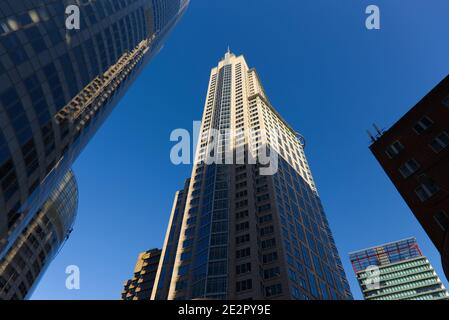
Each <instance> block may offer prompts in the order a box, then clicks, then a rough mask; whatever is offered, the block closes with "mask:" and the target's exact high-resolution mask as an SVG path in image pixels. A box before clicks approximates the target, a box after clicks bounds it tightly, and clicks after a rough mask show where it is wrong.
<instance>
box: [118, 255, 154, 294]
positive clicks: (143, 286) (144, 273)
mask: <svg viewBox="0 0 449 320" xmlns="http://www.w3.org/2000/svg"><path fill="white" fill-rule="evenodd" d="M161 252H162V251H161V250H160V249H152V250H148V251H145V252H142V253H141V254H139V257H138V258H137V262H136V266H135V267H134V276H133V278H132V279H130V280H127V281H125V283H124V288H123V291H122V300H150V298H151V292H152V290H153V285H154V279H155V278H156V272H157V268H158V265H159V260H160V258H161Z"/></svg>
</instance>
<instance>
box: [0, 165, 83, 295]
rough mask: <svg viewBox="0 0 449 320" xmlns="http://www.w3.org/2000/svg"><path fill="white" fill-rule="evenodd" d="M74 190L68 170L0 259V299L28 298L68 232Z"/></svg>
mask: <svg viewBox="0 0 449 320" xmlns="http://www.w3.org/2000/svg"><path fill="white" fill-rule="evenodd" d="M77 209H78V188H77V184H76V180H75V177H74V175H73V173H72V172H71V171H69V172H68V173H67V174H66V175H64V177H63V178H62V180H61V182H60V183H59V185H58V186H57V187H56V188H55V189H54V190H53V191H52V192H51V193H50V197H49V198H48V200H47V201H46V202H45V203H44V205H43V206H42V207H41V208H40V209H39V210H38V212H37V213H36V214H35V215H34V217H33V218H32V219H31V221H30V223H29V224H28V225H27V227H26V228H24V229H23V231H22V233H21V234H20V235H19V237H18V238H17V239H16V241H15V242H14V244H13V245H12V246H11V248H10V249H9V250H8V252H7V254H6V255H5V257H4V258H2V259H0V300H16V299H25V298H27V297H29V296H30V295H31V294H32V292H33V290H34V288H35V287H36V285H37V283H38V282H39V279H40V278H41V276H42V275H43V274H44V272H45V270H46V268H47V267H48V265H49V264H50V262H51V261H52V260H53V258H54V257H55V256H56V254H57V253H58V252H59V250H60V249H61V247H62V246H63V244H64V243H65V241H66V240H67V238H68V236H69V235H70V233H71V231H72V227H73V224H74V222H75V218H76V212H77Z"/></svg>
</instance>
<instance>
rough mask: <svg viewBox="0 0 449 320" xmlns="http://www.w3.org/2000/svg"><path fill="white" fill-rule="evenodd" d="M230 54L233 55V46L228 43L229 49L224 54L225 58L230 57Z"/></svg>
mask: <svg viewBox="0 0 449 320" xmlns="http://www.w3.org/2000/svg"><path fill="white" fill-rule="evenodd" d="M230 56H232V52H231V48H230V47H229V45H228V49H227V50H226V54H225V56H224V58H225V59H228V58H229V57H230Z"/></svg>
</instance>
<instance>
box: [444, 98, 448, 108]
mask: <svg viewBox="0 0 449 320" xmlns="http://www.w3.org/2000/svg"><path fill="white" fill-rule="evenodd" d="M443 104H444V105H445V106H446V107H448V108H449V96H447V97H446V98H444V99H443Z"/></svg>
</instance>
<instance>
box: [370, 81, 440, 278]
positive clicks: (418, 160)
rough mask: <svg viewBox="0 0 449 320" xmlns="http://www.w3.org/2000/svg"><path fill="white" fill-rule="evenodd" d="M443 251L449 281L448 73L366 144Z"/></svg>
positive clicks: (436, 244) (433, 240) (438, 247)
mask: <svg viewBox="0 0 449 320" xmlns="http://www.w3.org/2000/svg"><path fill="white" fill-rule="evenodd" d="M370 149H371V151H372V152H373V154H374V156H375V157H376V159H377V161H379V163H380V165H381V166H382V168H383V169H384V170H385V172H386V173H387V175H388V177H389V178H390V179H391V181H392V182H393V183H394V185H395V187H396V188H397V189H398V191H399V193H400V194H401V196H402V197H403V198H404V200H405V202H406V203H407V205H408V206H409V208H410V209H411V210H412V212H413V214H414V215H415V217H416V219H417V220H418V221H419V223H420V224H421V226H422V227H423V228H424V230H425V231H426V232H427V234H428V235H429V237H430V239H431V240H432V242H433V243H434V245H435V247H436V248H437V249H438V251H439V252H440V254H441V259H442V263H443V268H444V272H445V274H446V278H448V279H449V167H448V163H449V76H447V77H446V78H445V79H443V80H442V81H441V82H440V83H439V84H438V85H437V86H436V87H435V88H433V89H432V90H431V91H430V92H429V93H428V94H427V95H426V96H425V97H424V98H423V99H421V101H419V102H418V103H417V104H416V105H415V106H414V107H413V108H412V109H411V110H410V111H408V112H407V113H406V114H405V115H404V116H403V117H402V118H401V119H400V120H399V121H397V122H396V123H395V124H394V125H393V126H392V127H391V128H390V129H388V130H386V131H380V130H379V132H378V135H377V136H376V137H373V144H372V145H371V147H370Z"/></svg>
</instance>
